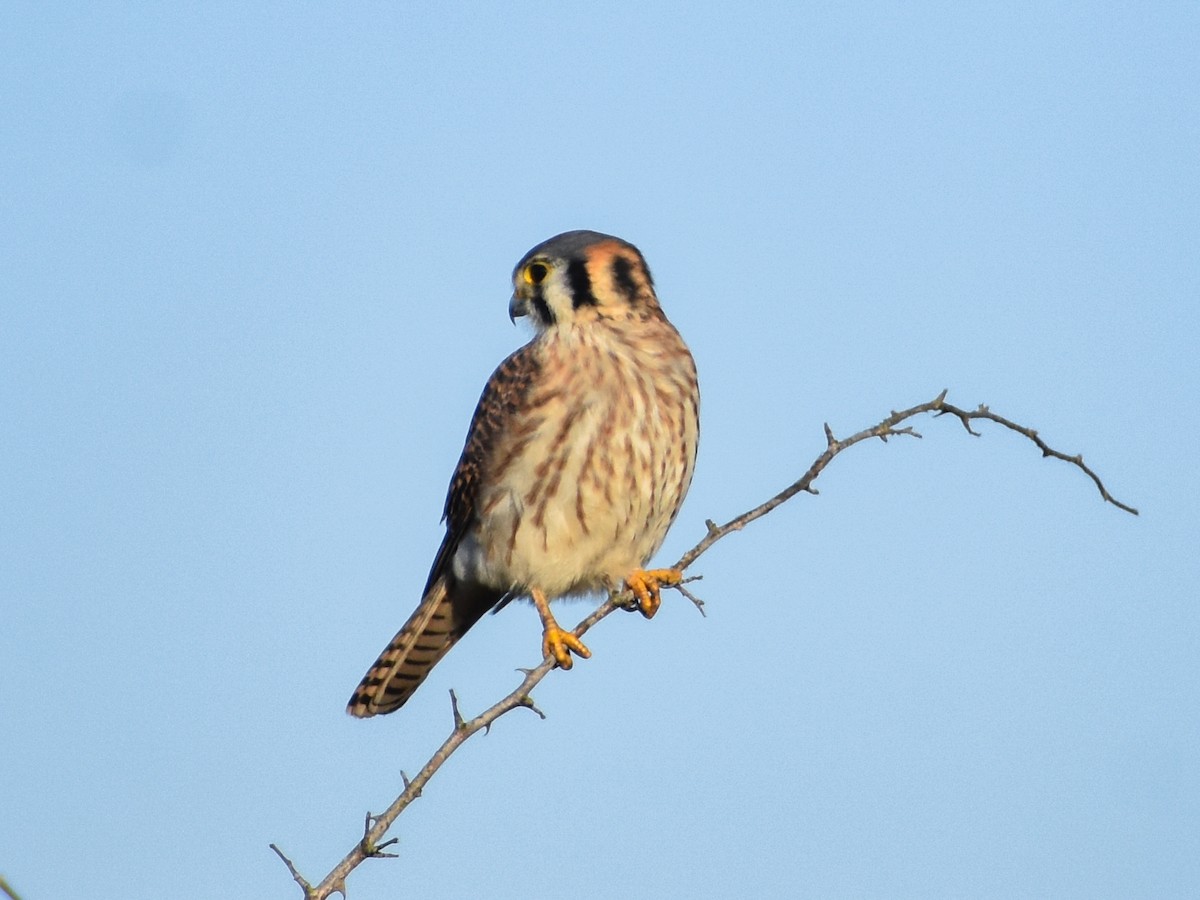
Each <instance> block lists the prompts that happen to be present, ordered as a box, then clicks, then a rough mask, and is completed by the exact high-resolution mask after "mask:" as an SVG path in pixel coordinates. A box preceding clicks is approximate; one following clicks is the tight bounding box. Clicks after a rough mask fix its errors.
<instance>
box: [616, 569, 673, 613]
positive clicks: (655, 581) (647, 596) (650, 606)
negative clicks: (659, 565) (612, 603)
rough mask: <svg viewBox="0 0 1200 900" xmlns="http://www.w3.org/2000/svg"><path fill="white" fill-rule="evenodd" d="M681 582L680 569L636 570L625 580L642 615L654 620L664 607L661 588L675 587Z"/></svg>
mask: <svg viewBox="0 0 1200 900" xmlns="http://www.w3.org/2000/svg"><path fill="white" fill-rule="evenodd" d="M681 581H683V572H681V571H680V570H679V569H634V570H633V571H632V572H630V573H629V575H628V576H627V577H626V578H625V586H626V587H627V588H629V590H631V591H633V596H634V598H635V599H636V600H637V606H638V610H640V611H641V613H642V615H643V616H645V617H646V618H647V619H652V618H654V614H655V613H656V612H658V607H659V606H661V605H662V597H660V596H659V593H658V592H659V588H665V587H674V586H675V585H677V584H679V583H680V582H681Z"/></svg>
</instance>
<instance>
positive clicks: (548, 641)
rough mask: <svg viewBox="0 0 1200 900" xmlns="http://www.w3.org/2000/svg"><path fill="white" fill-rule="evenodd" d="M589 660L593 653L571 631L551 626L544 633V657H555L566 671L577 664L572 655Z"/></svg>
mask: <svg viewBox="0 0 1200 900" xmlns="http://www.w3.org/2000/svg"><path fill="white" fill-rule="evenodd" d="M572 653H574V654H575V655H576V656H580V657H582V658H583V659H588V658H589V657H591V655H592V651H591V650H589V649H588V648H587V647H585V646H584V645H583V641H581V640H580V639H579V638H577V637H575V635H574V634H572V633H571V632H570V631H563V630H562V629H561V628H559V627H558V625H550V626H548V627H547V628H546V630H545V631H543V632H542V656H553V657H554V661H555V662H557V663H558V664H559V666H560V667H562V668H564V669H569V668H571V666H573V665H574V664H575V661H574V660H573V659H571V654H572Z"/></svg>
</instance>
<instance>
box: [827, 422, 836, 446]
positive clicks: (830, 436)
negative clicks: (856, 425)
mask: <svg viewBox="0 0 1200 900" xmlns="http://www.w3.org/2000/svg"><path fill="white" fill-rule="evenodd" d="M825 442H826V443H827V444H829V446H830V447H832V446H833V445H834V444H836V443H837V440H836V439H835V438H834V436H833V429H832V428H830V427H829V423H828V422H826V423H825Z"/></svg>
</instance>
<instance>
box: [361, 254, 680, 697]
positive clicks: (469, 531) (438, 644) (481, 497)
mask: <svg viewBox="0 0 1200 900" xmlns="http://www.w3.org/2000/svg"><path fill="white" fill-rule="evenodd" d="M512 282H513V294H512V298H511V300H510V301H509V307H508V312H509V318H510V319H511V320H512V321H513V322H514V323H515V322H516V320H517V319H518V318H521V317H528V318H529V319H530V320H531V321H532V324H533V326H534V335H533V337H532V338H531V339H530V340H529V342H528V343H526V344H525V345H524V346H522V347H520V348H519V349H518V350H516V351H515V352H514V353H512V354H511V355H510V356H509V357H508V358H507V359H505V360H504V361H503V362H502V363H500V365H499V366H498V367H497V368H496V370H495V372H494V373H493V374H492V376H491V378H489V379H488V381H487V384H486V386H485V387H484V389H483V393H482V396H481V397H480V399H479V403H478V405H477V406H476V409H475V413H474V416H473V417H472V419H471V424H470V427H469V429H468V431H467V439H466V444H465V446H464V448H463V451H462V455H461V457H460V458H459V460H458V465H457V467H456V468H455V470H454V474H453V477H452V478H451V480H450V487H449V490H448V491H447V496H446V503H445V508H444V510H443V521H444V523H445V527H446V533H445V536H444V538H443V540H442V543H441V546H440V548H439V549H438V552H437V555H436V556H435V557H434V561H433V565H432V567H431V569H430V572H429V577H428V580H427V582H426V585H425V590H424V592H423V594H422V597H421V601H420V603H419V604H418V605H417V608H416V610H415V611H414V612H413V613H412V615H411V616H410V617H409V619H408V621H407V622H405V623H404V625H403V627H401V629H400V631H399V632H398V633H397V634H396V636H395V637H394V638H393V639H392V640H391V642H390V643H389V644H388V645H387V647H386V648H385V649H384V651H383V652H382V653H381V654H380V656H379V658H378V659H377V660H376V662H375V664H374V665H372V666H371V668H370V670H369V671H368V672H367V674H366V675H365V676H364V677H363V679H362V682H361V683H360V684H359V686H358V687H357V689H356V690H355V691H354V693H353V695H352V696H351V698H350V702H349V704H348V705H347V712H349V713H350V714H351V715H352V716H356V717H359V718H366V717H369V716H375V715H380V714H384V713H390V712H394V711H395V710H397V709H399V708H400V707H401V706H403V705H404V704H405V702H407V701H408V699H409V698H410V697H411V696H412V695H413V693H414V692H415V691H416V690H417V688H418V687H419V686H420V684H421V683H422V682H423V681H424V680H425V677H426V676H427V675H428V674H429V672H430V670H432V669H433V667H434V666H435V665H436V664H437V663H438V662H439V661H440V660H441V659H442V658H443V657H444V656H445V655H446V653H447V651H449V650H450V648H451V647H453V646H454V644H455V643H456V642H457V641H458V640H459V639H460V638H461V637H462V636H463V635H464V634H465V633H466V632H467V630H468V629H470V628H471V627H472V626H473V625H474V624H475V623H476V622H478V621H479V619H480V618H481V617H482V616H483V614H484V613H485V612H487V611H488V610H496V609H499V608H500V607H502V606H504V605H505V604H506V603H508V602H509V601H510V600H512V599H514V598H528V599H530V600H531V601H532V602H533V605H534V607H535V608H536V609H537V612H538V615H539V617H540V619H541V623H542V654H543V659H550V658H553V660H554V662H555V664H556V665H557V666H558V667H561V668H563V669H570V668H571V667H572V664H573V659H572V654H574V655H575V656H578V657H580V658H582V659H587V658H589V657H590V656H591V651H590V650H589V649H588V648H587V646H586V645H585V644H584V643H583V642H582V641H581V640H580V638H579V637H578V636H577V635H575V634H574V633H573V632H571V631H568V630H565V629H563V628H561V627H560V626H559V624H558V622H557V621H556V620H555V618H554V615H553V613H552V612H551V610H550V601H552V600H556V599H559V598H561V597H567V596H580V595H588V594H597V593H601V592H614V591H618V590H623V589H628V590H629V591H631V592H632V595H633V600H634V604H635V605H636V608H637V609H638V610H639V611H640V612H641V613H642V615H643V616H645V617H646V618H651V617H652V616H653V615H654V614H655V612H657V610H658V608H659V605H660V603H661V597H660V590H661V588H664V587H671V586H674V585H678V584H679V583H680V581H681V579H682V573H681V572H680V571H679V570H678V569H646V568H645V566H646V565H647V564H648V563H649V561H650V559H651V557H653V555H654V554H655V553H656V552H657V551H658V549H659V547H660V546H661V545H662V543H663V540H664V538H665V537H666V535H667V530H668V529H669V528H670V527H671V524H672V523H673V522H674V520H675V518H676V516H677V515H678V513H679V508H680V505H681V504H682V503H683V499H684V496H685V495H686V494H687V491H688V488H689V486H690V485H691V481H692V473H693V471H694V469H695V464H696V450H697V444H698V441H699V431H700V388H699V383H698V381H697V375H696V364H695V361H694V360H693V358H692V354H691V352H690V351H689V350H688V347H687V345H686V344H685V343H684V341H683V338H682V337H681V336H680V334H679V332H678V331H677V330H676V329H675V327H674V326H673V325H672V324H671V323H670V321H668V319H667V317H666V315H665V314H664V313H663V310H662V307H661V306H660V305H659V301H658V297H657V295H656V293H655V289H654V281H653V278H652V277H651V274H650V269H649V267H648V266H647V265H646V260H645V258H644V257H643V256H642V253H641V251H640V250H638V249H637V247H635V246H634V245H633V244H631V243H629V242H627V241H625V240H622V239H621V238H618V237H614V236H612V235H608V234H601V233H599V232H595V231H568V232H565V233H563V234H559V235H557V236H555V237H552V238H550V239H549V240H546V241H543V242H542V243H540V244H538V245H537V246H536V247H534V248H533V249H532V250H530V251H529V252H528V253H526V254H525V256H524V257H522V259H521V261H520V262H518V263H517V265H516V268H515V269H514V270H513V275H512Z"/></svg>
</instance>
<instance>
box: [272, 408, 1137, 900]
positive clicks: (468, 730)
mask: <svg viewBox="0 0 1200 900" xmlns="http://www.w3.org/2000/svg"><path fill="white" fill-rule="evenodd" d="M923 413H932V414H933V415H934V416H943V415H951V416H954V417H955V418H957V419H958V420H959V422H961V423H962V426H963V427H964V428H965V429H966V430H967V431H968V432H969V433H970V434H972V435H974V436H976V437H978V436H979V432H977V431H975V430H974V429H973V428H971V422H973V421H976V420H988V421H991V422H995V423H996V424H998V425H1002V426H1004V427H1005V428H1007V429H1009V430H1011V431H1015V432H1016V433H1017V434H1020V435H1022V436H1023V437H1025V438H1028V439H1029V440H1030V441H1032V442H1033V443H1034V444H1035V445H1036V446H1037V447H1038V449H1039V450H1041V451H1042V456H1043V457H1047V456H1049V457H1053V458H1055V459H1061V460H1063V461H1064V462H1067V463H1070V464H1071V465H1073V466H1075V467H1076V468H1078V469H1080V470H1081V471H1082V472H1083V473H1084V474H1086V475H1087V476H1088V477H1089V478H1091V479H1092V481H1093V482H1094V483H1095V485H1096V487H1097V489H1098V490H1099V491H1100V496H1101V497H1102V498H1103V499H1104V500H1105V501H1106V502H1108V503H1111V504H1112V505H1113V506H1116V507H1117V508H1118V509H1123V510H1125V511H1126V512H1128V513H1132V514H1133V515H1137V514H1138V512H1137V510H1136V509H1134V508H1133V507H1132V506H1127V505H1126V504H1124V503H1122V502H1120V501H1119V500H1117V499H1116V498H1114V497H1113V496H1112V495H1111V494H1110V493H1109V492H1108V489H1107V488H1106V487H1105V486H1104V483H1103V482H1102V481H1101V480H1100V478H1099V477H1098V476H1097V475H1096V473H1095V472H1093V471H1092V470H1091V469H1090V468H1089V467H1088V466H1086V465H1085V464H1084V462H1083V457H1082V456H1081V455H1079V454H1076V455H1075V456H1068V455H1067V454H1065V453H1060V452H1059V451H1058V450H1055V449H1054V448H1052V447H1050V446H1049V445H1048V444H1046V443H1045V441H1043V440H1042V439H1041V437H1039V436H1038V433H1037V432H1036V431H1034V430H1033V429H1031V428H1026V427H1025V426H1023V425H1018V424H1017V423H1015V422H1012V421H1010V420H1009V419H1006V418H1004V417H1003V416H998V415H996V414H995V413H993V412H992V411H991V410H990V409H988V408H987V407H986V406H984V405H982V404H981V405H980V406H979V407H978V408H977V409H975V410H972V411H968V410H964V409H960V408H959V407H957V406H954V405H952V404H949V403H947V402H946V391H942V392H941V393H940V394H938V395H937V397H935V398H934V399H933V400H930V401H928V402H927V403H919V404H917V405H916V406H912V407H909V408H908V409H904V410H900V411H899V412H896V411H893V412H892V413H891V415H889V416H888V417H887V418H885V419H884V420H883V421H881V422H880V423H879V424H878V425H874V426H872V427H871V428H866V429H864V430H862V431H859V432H858V433H856V434H852V435H850V437H847V438H841V439H838V438H836V437H834V434H833V430H832V429H831V428H830V427H829V425H826V426H825V450H824V451H823V452H822V453H821V454H820V455H819V456H818V457H817V458H816V459H815V460H814V461H813V463H812V465H810V466H809V467H808V470H807V471H806V472H805V473H804V474H803V475H801V476H800V477H799V478H798V479H796V481H794V482H792V483H791V484H790V485H788V486H787V487H785V488H784V489H783V490H782V491H780V492H779V493H778V494H776V495H775V496H774V497H771V498H770V499H769V500H767V501H765V502H764V503H761V504H759V505H758V506H756V507H754V508H753V509H751V510H748V511H746V512H744V513H742V514H741V515H740V516H737V517H736V518H734V519H730V520H729V521H728V522H726V523H725V524H724V525H717V524H716V523H715V522H713V521H712V520H711V519H709V520H706V521H705V527H706V532H705V535H704V537H703V538H701V539H700V541H699V543H697V544H696V546H694V547H692V549H690V550H688V551H687V552H686V553H684V554H683V556H681V557H680V558H679V561H678V562H677V563H675V565H674V566H673V568H676V569H679V570H681V571H682V570H686V569H687V568H688V567H689V566H691V565H692V564H693V563H694V562H695V561H696V560H697V559H699V558H700V556H701V555H702V554H704V553H705V552H706V551H707V550H708V549H709V548H710V547H712V545H713V544H715V543H716V542H717V541H719V540H721V539H722V538H724V537H726V536H728V535H730V534H733V533H734V532H735V531H741V530H742V529H743V528H745V527H746V526H747V525H749V524H750V523H751V522H754V521H755V520H757V519H761V518H762V517H763V516H765V515H766V514H767V513H769V512H771V511H772V510H773V509H775V508H776V507H778V506H780V505H781V504H783V503H786V502H787V501H788V500H790V499H791V498H792V497H794V496H796V494H799V493H801V492H805V493H809V494H816V493H817V490H816V489H815V488H814V487H813V482H814V481H816V480H817V478H818V477H819V476H820V474H821V473H822V472H823V471H825V467H826V466H828V465H829V463H830V462H832V461H833V458H834V457H835V456H837V455H838V454H839V453H841V452H842V451H843V450H846V449H848V448H850V447H853V446H854V445H855V444H859V443H862V442H863V441H866V440H869V439H870V438H879V439H880V440H882V441H884V442H885V443H886V442H887V439H888V438H890V437H915V438H920V437H921V435H920V434H918V433H917V432H916V431H915V430H914V429H913V427H912V426H911V425H904V426H901V423H902V422H905V421H906V420H908V419H911V418H913V417H914V416H918V415H921V414H923ZM692 580H694V578H688V579H686V581H689V582H690V581H692ZM675 587H676V590H678V591H679V592H680V593H682V594H683V595H684V596H685V597H687V598H688V599H689V600H691V601H692V602H693V603H694V604H696V607H697V609H699V610H700V611H701V613H703V612H704V604H703V601H701V600H700V599H699V598H697V597H695V596H693V595H692V594H691V593H690V592H689V591H688V590H687V589H686V588H684V587H683V586H682V585H676V586H675ZM632 602H633V598H632V595H631V593H630V592H629V591H624V592H618V593H614V594H612V595H610V596H609V597H608V598H606V599H605V600H604V602H603V603H601V604H600V605H599V606H598V607H597V608H596V609H595V610H593V611H592V612H591V614H590V615H588V616H587V617H586V618H585V619H584V620H583V621H582V622H580V623H579V624H578V625H577V626H576V627H575V635H576V636H577V637H582V636H583V635H584V634H586V633H587V632H588V631H589V630H590V629H591V628H592V627H593V626H595V625H596V623H598V622H599V621H600V620H601V619H604V618H606V617H607V616H609V615H611V614H612V613H613V612H615V611H617V610H618V609H628V608H630V605H631V603H632ZM554 666H555V663H554V660H553V659H552V658H550V657H547V658H545V659H543V660H542V662H541V664H540V665H538V666H537V667H536V668H533V669H521V670H519V671H521V672H523V673H524V675H525V677H524V679H523V680H522V681H521V683H520V684H519V685H518V686H517V687H516V689H515V690H513V691H512V692H511V693H510V694H508V696H506V697H504V698H503V699H502V700H500V701H499V702H498V703H496V704H495V705H494V706H492V707H490V708H488V709H487V710H485V711H484V712H482V713H480V714H479V715H478V716H476V717H475V718H473V719H464V718H463V716H462V714H461V712H460V710H459V705H458V697H457V696H455V694H454V692H453V691H451V692H450V703H451V709H452V712H453V716H454V728H453V730H452V731H451V732H450V736H449V737H448V738H446V740H445V741H443V742H442V745H441V746H440V747H439V748H438V749H437V751H436V752H435V753H434V754H433V756H431V757H430V758H429V761H428V762H427V763H425V765H424V766H423V767H422V768H421V771H419V772H418V773H417V775H416V777H414V778H412V779H411V780H410V779H409V777H408V776H407V775H405V774H404V773H403V772H401V773H400V774H401V778H402V780H403V782H404V791H403V792H402V793H401V794H400V796H399V797H397V798H396V799H395V800H394V801H393V802H392V805H391V806H389V807H388V808H387V809H386V810H385V811H384V812H383V813H382V814H381V815H378V816H372V815H370V814H368V815H367V820H366V826H365V828H364V832H363V837H362V839H361V840H360V841H359V842H358V844H357V845H356V846H355V847H354V849H353V850H351V851H350V852H349V853H347V854H346V856H345V857H344V858H343V859H342V861H341V862H340V863H338V864H337V865H336V866H335V867H334V868H333V870H332V871H331V872H330V873H329V874H328V875H326V876H325V878H324V880H322V881H321V883H320V884H318V885H317V886H316V887H312V886H311V885H309V883H308V882H307V881H305V879H304V878H303V877H302V876H301V875H300V873H299V872H298V871H296V868H295V866H293V865H292V862H291V860H289V859H288V858H287V857H286V856H284V855H283V853H282V852H281V851H280V850H279V848H278V847H276V846H275V845H274V844H271V849H272V850H274V851H275V852H276V853H277V854H278V855H279V858H280V859H282V860H283V861H284V864H285V865H286V866H287V867H288V871H289V872H291V874H292V877H293V878H294V879H295V881H296V883H297V884H299V885H300V887H301V889H302V890H303V891H304V896H305V900H325V898H327V897H329V896H330V895H331V894H333V893H340V894H342V896H343V897H344V896H345V880H346V876H347V875H349V874H350V872H352V871H353V870H354V869H355V868H356V867H357V866H358V865H359V864H360V863H362V862H363V860H365V859H369V858H372V857H394V856H395V855H396V854H394V853H383V852H381V851H382V850H383V848H384V847H387V846H390V845H392V844H394V843H396V840H397V839H395V838H393V839H391V840H388V841H383V838H384V836H385V835H386V834H387V831H388V829H389V828H391V826H392V823H393V822H395V821H396V819H397V818H398V817H399V816H400V814H401V813H402V812H404V810H405V809H406V808H407V807H408V805H409V804H410V803H412V801H413V800H415V799H417V798H418V797H419V796H421V791H422V790H423V789H424V787H425V785H426V784H427V783H428V782H429V779H430V778H432V777H433V776H434V774H435V773H436V772H437V770H438V769H440V768H441V767H442V763H444V762H445V761H446V760H447V759H449V758H450V756H451V754H453V753H454V751H455V750H457V749H458V748H459V747H461V746H462V745H463V743H465V742H466V741H467V740H468V739H470V738H471V737H472V736H473V735H474V734H476V733H477V732H479V731H486V730H488V729H490V728H491V726H492V723H493V722H495V721H496V720H497V719H498V718H500V717H501V716H502V715H504V714H505V713H508V712H511V711H512V710H514V709H518V708H525V709H531V710H533V711H534V712H535V713H537V714H538V715H539V716H541V718H543V719H544V718H545V717H546V716H545V714H544V713H543V712H542V711H541V710H540V709H538V708H537V706H536V705H534V702H533V699H532V697H531V696H530V692H531V691H532V690H533V689H534V687H536V686H537V685H538V683H539V682H541V680H542V679H543V678H545V677H546V675H548V674H549V673H550V670H551V669H553V668H554ZM381 841H383V842H382V843H380V842H381Z"/></svg>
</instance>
